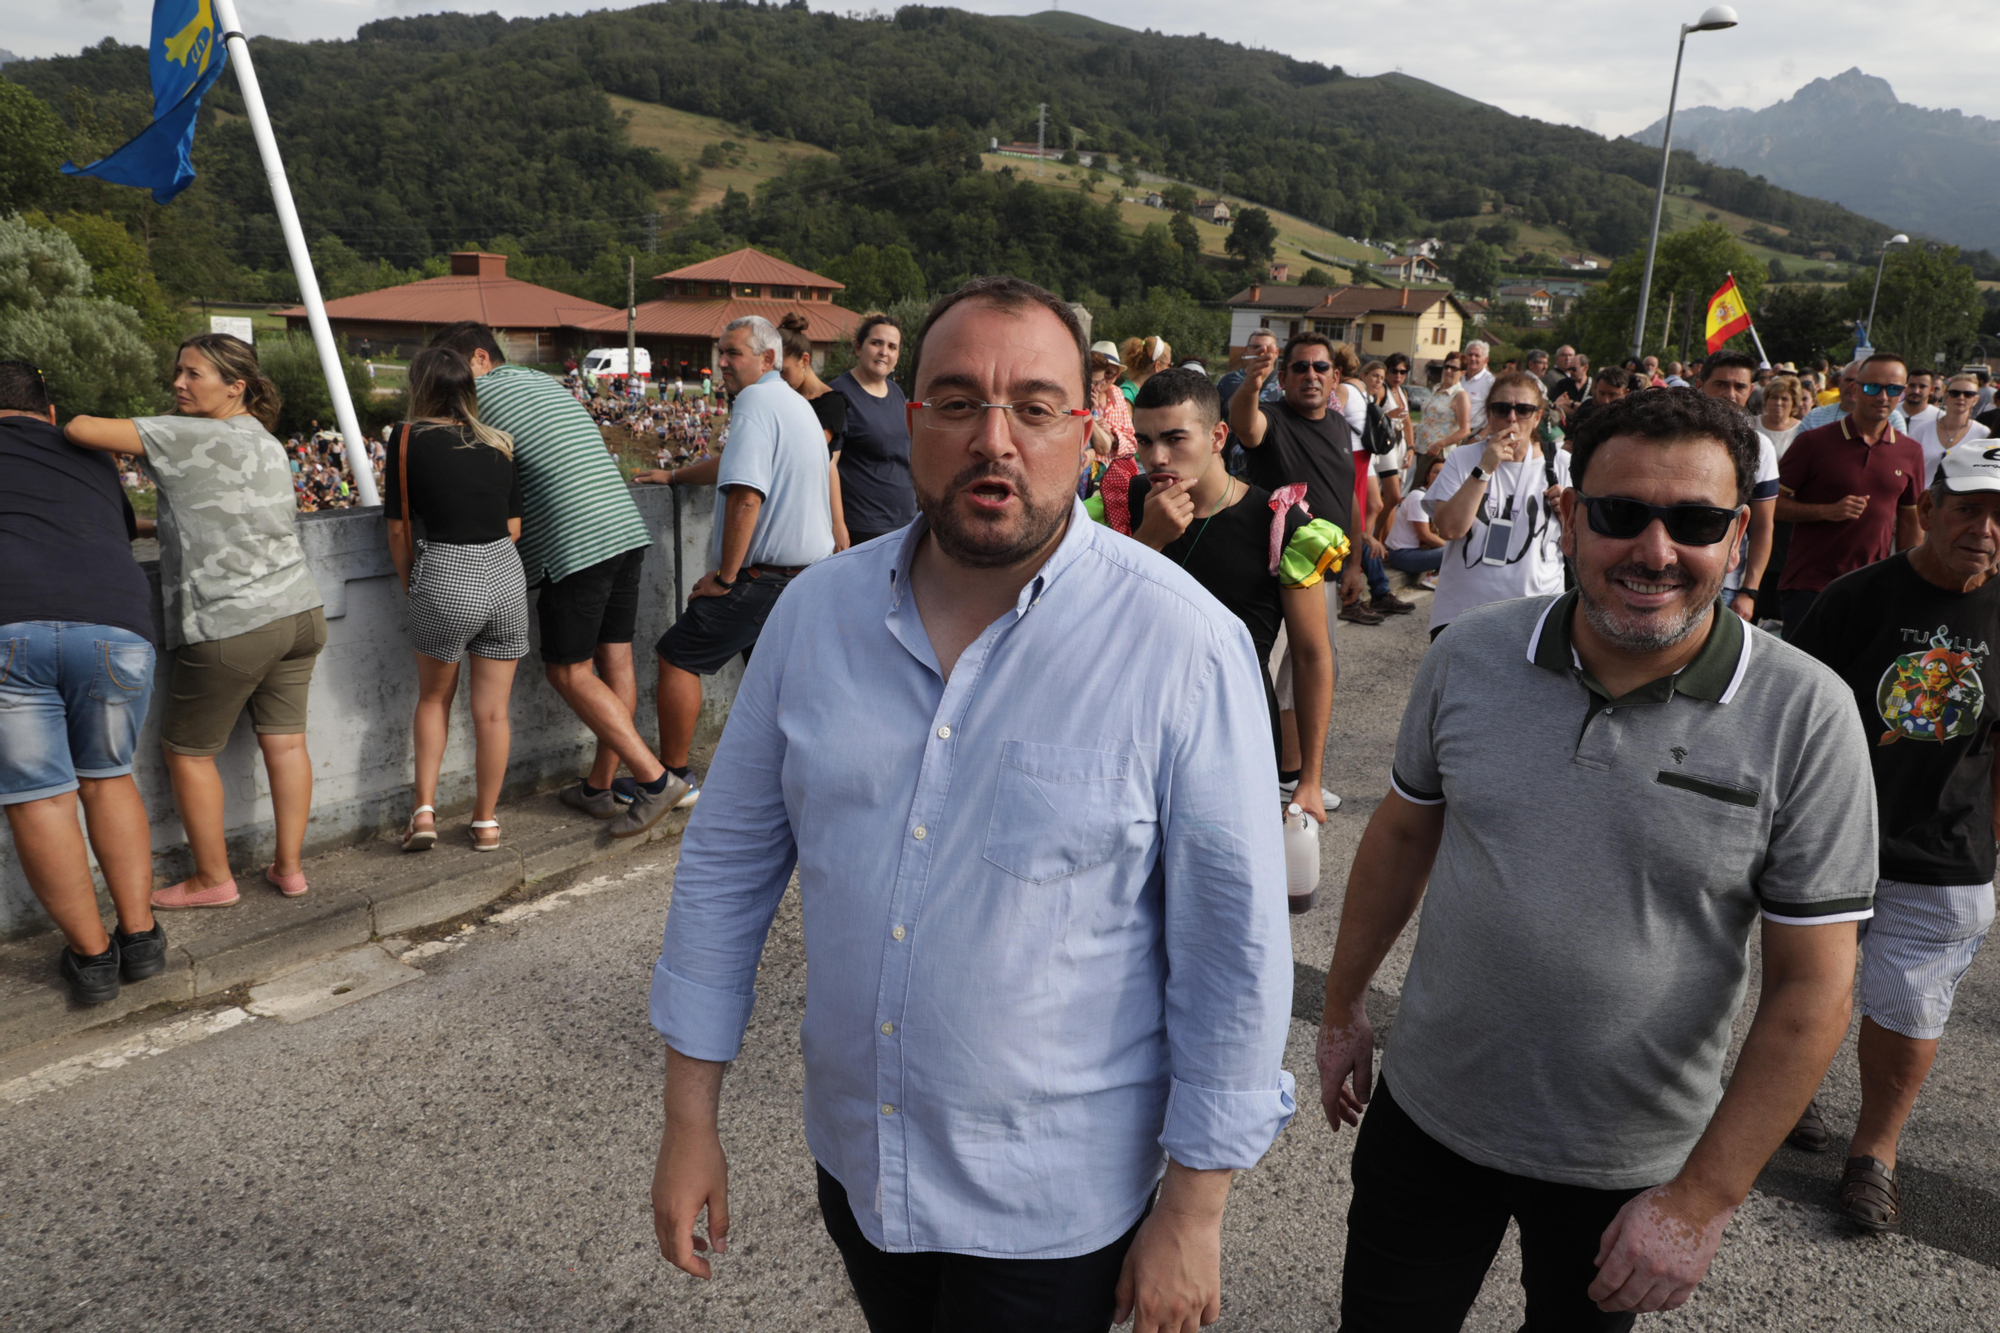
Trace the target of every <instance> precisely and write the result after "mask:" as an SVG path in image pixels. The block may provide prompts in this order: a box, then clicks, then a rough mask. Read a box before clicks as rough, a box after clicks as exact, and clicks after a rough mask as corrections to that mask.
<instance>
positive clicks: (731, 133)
mask: <svg viewBox="0 0 2000 1333" xmlns="http://www.w3.org/2000/svg"><path fill="white" fill-rule="evenodd" d="M611 108H612V110H614V111H617V112H620V113H621V114H624V115H628V116H630V117H631V120H630V122H629V124H628V126H627V129H626V133H627V134H629V135H630V136H631V139H632V142H633V143H635V144H637V145H638V146H639V147H641V148H653V149H657V150H659V151H660V152H661V153H663V154H665V155H666V156H668V157H670V158H673V159H674V160H675V161H677V162H681V163H684V164H686V165H689V166H698V165H699V164H700V160H701V151H702V149H704V148H706V147H708V146H709V145H710V144H721V143H725V142H726V143H734V144H735V145H736V148H735V149H733V150H731V151H730V152H729V153H728V154H727V156H726V158H725V160H724V164H723V165H721V166H714V167H701V181H700V183H699V184H698V185H696V187H695V189H694V192H693V193H692V194H685V193H684V192H682V191H674V190H668V191H662V198H685V199H686V201H687V205H688V208H689V210H690V211H692V212H697V213H698V212H700V211H701V210H702V209H704V208H707V207H708V206H709V205H710V204H717V203H720V202H722V196H723V193H724V192H725V191H727V190H730V189H732V188H733V189H737V190H741V191H742V192H743V193H745V194H750V193H752V192H753V191H754V190H755V189H756V188H757V186H758V185H760V184H762V183H763V182H764V181H767V180H769V179H771V177H773V176H775V175H777V174H778V173H779V172H781V171H783V170H784V169H785V168H786V167H788V166H790V165H791V164H792V163H794V162H797V161H799V160H801V159H802V158H808V157H831V156H833V154H831V153H829V152H827V151H826V150H825V149H824V148H815V147H814V146H813V145H811V144H806V143H799V142H797V141H795V140H792V139H776V138H769V137H764V136H761V133H760V131H757V130H752V129H744V128H741V127H738V126H734V125H731V124H729V123H728V122H727V121H723V120H717V119H716V118H714V117H713V116H698V115H696V114H694V113H693V112H692V111H676V110H674V109H673V108H672V107H668V106H659V105H657V104H655V103H652V102H640V101H635V100H634V99H632V98H630V97H619V96H616V95H613V96H612V98H611Z"/></svg>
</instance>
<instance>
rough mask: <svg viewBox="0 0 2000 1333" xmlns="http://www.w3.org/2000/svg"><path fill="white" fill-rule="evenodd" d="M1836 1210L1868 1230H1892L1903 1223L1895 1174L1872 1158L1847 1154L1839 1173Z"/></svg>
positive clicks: (1899, 1192)
mask: <svg viewBox="0 0 2000 1333" xmlns="http://www.w3.org/2000/svg"><path fill="white" fill-rule="evenodd" d="M1840 1211H1841V1213H1842V1214H1843V1215H1844V1216H1845V1217H1846V1218H1847V1220H1848V1221H1850V1222H1852V1223H1854V1224H1855V1225H1856V1226H1861V1227H1866V1228H1867V1229H1868V1230H1870V1231H1893V1230H1895V1229H1896V1228H1897V1227H1899V1226H1901V1225H1902V1222H1903V1196H1902V1191H1900V1190H1898V1189H1897V1188H1896V1173H1895V1172H1894V1171H1892V1170H1891V1169H1890V1168H1888V1167H1886V1166H1884V1165H1882V1163H1881V1161H1880V1160H1879V1159H1877V1158H1874V1157H1850V1158H1848V1159H1847V1170H1845V1171H1843V1172H1842V1173H1841V1176H1840Z"/></svg>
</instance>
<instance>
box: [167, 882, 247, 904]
mask: <svg viewBox="0 0 2000 1333" xmlns="http://www.w3.org/2000/svg"><path fill="white" fill-rule="evenodd" d="M192 882H193V881H191V880H185V879H184V880H182V881H181V882H180V883H178V884H173V885H169V886H168V887H167V888H164V889H155V890H154V891H153V906H155V907H157V908H159V909H161V910H162V911H167V912H176V911H179V910H180V909H181V908H183V907H234V906H235V905H236V903H237V901H238V898H239V896H240V895H238V893H237V892H236V881H235V880H233V879H232V880H225V881H224V882H223V883H221V884H218V885H216V886H215V887H214V888H212V889H190V888H188V885H189V884H190V883H192Z"/></svg>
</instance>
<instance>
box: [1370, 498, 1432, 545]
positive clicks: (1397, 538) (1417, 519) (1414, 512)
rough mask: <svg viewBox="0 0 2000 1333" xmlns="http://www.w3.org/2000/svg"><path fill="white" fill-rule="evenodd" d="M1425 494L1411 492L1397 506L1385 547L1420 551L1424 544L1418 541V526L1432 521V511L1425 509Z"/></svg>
mask: <svg viewBox="0 0 2000 1333" xmlns="http://www.w3.org/2000/svg"><path fill="white" fill-rule="evenodd" d="M1424 495H1425V492H1424V491H1423V490H1421V489H1419V490H1414V491H1411V492H1410V493H1409V494H1408V495H1406V496H1404V497H1403V503H1401V504H1399V505H1397V506H1396V516H1395V517H1394V518H1392V519H1390V520H1389V536H1388V538H1387V539H1386V540H1384V541H1383V543H1382V544H1383V545H1384V546H1386V547H1388V548H1389V549H1390V550H1392V551H1413V550H1420V549H1422V547H1423V543H1422V542H1420V541H1418V540H1417V529H1416V525H1417V524H1419V523H1428V522H1430V521H1431V514H1430V510H1428V509H1426V508H1424Z"/></svg>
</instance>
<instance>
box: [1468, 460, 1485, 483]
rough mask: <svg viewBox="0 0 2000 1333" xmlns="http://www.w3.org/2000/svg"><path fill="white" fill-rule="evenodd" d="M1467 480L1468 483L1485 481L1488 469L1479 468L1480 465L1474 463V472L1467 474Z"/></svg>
mask: <svg viewBox="0 0 2000 1333" xmlns="http://www.w3.org/2000/svg"><path fill="white" fill-rule="evenodd" d="M1465 478H1466V480H1467V481H1485V480H1486V469H1485V468H1483V467H1481V466H1479V464H1477V463H1474V464H1473V465H1472V471H1470V472H1468V473H1466V474H1465Z"/></svg>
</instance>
